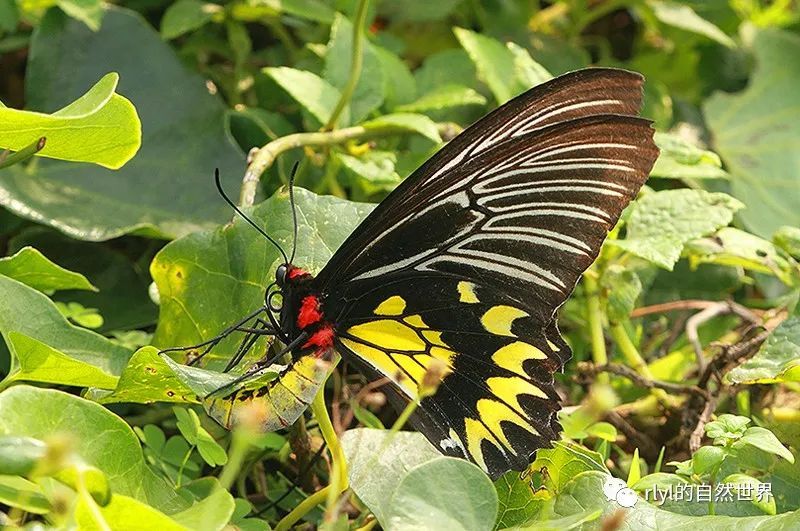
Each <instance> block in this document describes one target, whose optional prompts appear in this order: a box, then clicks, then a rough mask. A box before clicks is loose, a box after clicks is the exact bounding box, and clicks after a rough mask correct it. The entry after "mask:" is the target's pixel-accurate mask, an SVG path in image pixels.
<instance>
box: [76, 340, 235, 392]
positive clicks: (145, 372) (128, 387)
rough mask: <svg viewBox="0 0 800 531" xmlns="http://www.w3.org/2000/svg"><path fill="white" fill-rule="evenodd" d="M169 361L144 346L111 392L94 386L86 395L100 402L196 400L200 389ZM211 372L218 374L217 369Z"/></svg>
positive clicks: (135, 353)
mask: <svg viewBox="0 0 800 531" xmlns="http://www.w3.org/2000/svg"><path fill="white" fill-rule="evenodd" d="M170 361H171V360H169V359H168V358H162V357H161V356H160V355H159V354H158V350H157V349H155V348H153V347H143V348H141V349H139V350H137V351H136V352H134V354H133V356H131V359H130V361H129V362H128V364H127V365H126V366H125V369H124V370H123V371H122V375H121V376H120V377H119V381H118V382H117V385H116V386H114V387H112V389H113V391H112V392H110V393H108V392H98V391H97V390H93V391H92V392H90V393H89V394H88V395H87V398H91V399H92V400H95V401H97V402H100V403H101V404H109V403H113V402H133V403H140V404H151V403H153V402H189V403H197V402H198V399H197V398H198V394H199V393H197V391H196V390H194V389H192V388H191V386H189V385H187V384H185V383H184V381H183V379H182V378H181V377H179V376H178V375H177V374H176V372H175V370H174V369H173V367H172V364H170V363H169V362H170ZM173 363H174V362H173ZM175 365H176V366H178V367H182V366H180V365H177V364H175ZM203 372H204V373H205V372H207V371H203ZM210 374H214V375H216V374H218V373H210ZM232 379H233V377H229V378H225V379H224V380H225V383H227V382H229V381H231V380H232ZM220 380H222V378H219V379H217V380H216V381H218V382H219V381H220ZM219 385H222V384H218V385H217V387H218V386H219ZM215 388H216V387H215ZM212 390H213V389H212ZM210 391H211V390H209V391H208V392H210ZM201 396H202V395H201Z"/></svg>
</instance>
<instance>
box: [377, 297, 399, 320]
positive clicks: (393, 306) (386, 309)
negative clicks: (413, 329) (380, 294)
mask: <svg viewBox="0 0 800 531" xmlns="http://www.w3.org/2000/svg"><path fill="white" fill-rule="evenodd" d="M405 309H406V301H405V299H403V297H400V296H398V295H394V296H392V297H389V298H388V299H386V300H385V301H383V302H382V303H380V304H379V305H378V307H377V308H375V314H376V315H403V311H405Z"/></svg>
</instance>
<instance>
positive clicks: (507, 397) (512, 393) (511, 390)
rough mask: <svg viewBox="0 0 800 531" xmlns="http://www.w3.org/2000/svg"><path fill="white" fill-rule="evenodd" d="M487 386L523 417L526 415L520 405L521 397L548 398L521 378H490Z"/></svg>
mask: <svg viewBox="0 0 800 531" xmlns="http://www.w3.org/2000/svg"><path fill="white" fill-rule="evenodd" d="M486 385H488V386H489V389H490V390H491V391H492V393H494V395H495V396H496V397H497V398H499V399H500V400H502V401H503V402H505V403H506V404H508V405H510V406H512V407H514V409H515V410H516V412H517V413H519V414H520V415H523V416H524V415H525V413H524V411H523V410H522V406H520V404H519V395H532V396H537V397H539V398H547V395H546V394H545V393H544V391H542V390H541V389H539V388H538V387H536V386H535V385H533V384H532V383H530V382H529V381H527V380H524V379H522V378H520V377H519V376H510V377H508V378H500V377H493V378H489V379H487V380H486Z"/></svg>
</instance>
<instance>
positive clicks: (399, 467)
mask: <svg viewBox="0 0 800 531" xmlns="http://www.w3.org/2000/svg"><path fill="white" fill-rule="evenodd" d="M341 440H342V448H343V449H344V453H345V456H346V458H347V468H348V470H347V473H348V475H349V477H350V487H351V488H352V489H353V492H355V493H356V495H357V496H358V498H359V499H360V500H361V501H362V502H364V504H365V505H366V506H367V507H369V510H370V511H371V512H372V514H374V515H375V517H376V518H378V520H379V521H380V522H383V523H386V522H388V518H389V511H390V500H391V498H392V495H393V493H394V491H395V489H397V487H398V485H399V484H400V482H401V480H402V479H403V478H404V477H405V476H406V475H407V474H408V472H409V471H410V470H411V469H412V468H414V467H416V466H417V465H420V464H422V463H426V462H428V461H431V460H434V459H440V458H441V457H442V454H440V453H439V452H438V451H436V449H435V448H433V447H432V446H431V445H430V443H429V442H428V441H427V439H425V436H424V435H422V434H421V433H416V432H407V431H401V432H398V433H396V434H394V436H392V434H390V433H389V432H388V431H386V430H373V429H369V428H356V429H354V430H347V431H346V432H345V433H344V435H342V439H341ZM485 477H486V476H485V475H484V478H485Z"/></svg>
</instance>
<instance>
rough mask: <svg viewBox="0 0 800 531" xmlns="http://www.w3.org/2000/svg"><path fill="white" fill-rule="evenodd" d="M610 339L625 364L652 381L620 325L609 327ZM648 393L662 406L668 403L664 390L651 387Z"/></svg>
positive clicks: (634, 347)
mask: <svg viewBox="0 0 800 531" xmlns="http://www.w3.org/2000/svg"><path fill="white" fill-rule="evenodd" d="M611 337H613V338H614V342H615V343H616V344H617V346H618V347H619V350H620V352H621V353H622V357H623V358H625V362H626V363H627V364H628V365H629V366H630V367H631V368H632V369H633V370H634V371H636V372H637V373H638V374H640V375H642V376H643V377H644V378H647V379H648V380H651V381H652V380H653V375H652V374H651V373H650V368H649V367H648V366H647V362H645V361H644V359H643V358H642V355H641V354H639V350H638V349H637V348H636V345H634V344H633V341H631V338H630V336H629V335H628V332H627V331H626V330H625V327H624V326H623V325H622V324H621V323H615V324H612V325H611ZM650 392H651V393H652V394H653V396H654V397H655V398H656V400H658V401H659V402H661V403H662V404H668V403H669V396H668V395H667V392H666V391H665V390H664V389H659V388H657V387H653V388H652V389H651V390H650Z"/></svg>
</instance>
